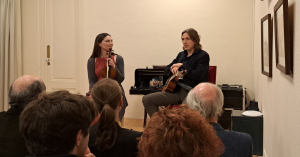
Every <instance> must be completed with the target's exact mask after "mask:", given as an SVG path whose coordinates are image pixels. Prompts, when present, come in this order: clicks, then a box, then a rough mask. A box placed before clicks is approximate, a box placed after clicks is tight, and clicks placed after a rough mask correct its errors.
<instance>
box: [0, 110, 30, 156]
mask: <svg viewBox="0 0 300 157" xmlns="http://www.w3.org/2000/svg"><path fill="white" fill-rule="evenodd" d="M21 112H22V110H21V109H19V108H10V109H9V110H8V111H7V112H1V113H0V157H19V156H20V157H24V156H26V155H29V152H28V151H27V147H26V144H25V139H24V138H23V137H22V135H21V133H20V131H19V117H20V115H21Z"/></svg>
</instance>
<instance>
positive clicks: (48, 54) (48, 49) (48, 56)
mask: <svg viewBox="0 0 300 157" xmlns="http://www.w3.org/2000/svg"><path fill="white" fill-rule="evenodd" d="M46 62H47V64H48V65H50V46H49V45H47V58H46Z"/></svg>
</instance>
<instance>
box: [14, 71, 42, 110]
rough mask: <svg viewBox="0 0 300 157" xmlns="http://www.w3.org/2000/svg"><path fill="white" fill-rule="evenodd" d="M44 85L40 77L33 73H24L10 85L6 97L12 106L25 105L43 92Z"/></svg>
mask: <svg viewBox="0 0 300 157" xmlns="http://www.w3.org/2000/svg"><path fill="white" fill-rule="evenodd" d="M45 90H46V87H45V84H44V82H43V80H42V79H40V78H39V77H37V76H34V75H25V76H22V77H20V78H18V79H17V80H15V81H14V83H13V84H12V85H11V87H10V90H9V93H8V98H9V100H10V101H9V104H10V105H11V106H12V107H21V108H23V107H25V105H27V104H28V103H30V102H31V101H33V100H35V99H37V98H38V96H39V95H40V94H41V93H43V92H45Z"/></svg>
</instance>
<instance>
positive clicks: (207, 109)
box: [186, 83, 224, 122]
mask: <svg viewBox="0 0 300 157" xmlns="http://www.w3.org/2000/svg"><path fill="white" fill-rule="evenodd" d="M186 100H187V105H188V106H189V107H190V108H191V109H194V110H197V111H199V112H200V113H201V114H202V116H203V117H205V118H206V119H207V120H208V121H209V122H212V121H215V120H217V119H218V116H220V115H221V114H222V111H223V109H222V107H223V104H224V96H223V93H222V91H221V89H220V88H219V87H218V86H217V85H215V84H212V83H200V84H199V85H197V86H196V87H195V88H194V89H192V90H191V91H190V92H189V94H188V96H187V99H186Z"/></svg>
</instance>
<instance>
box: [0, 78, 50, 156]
mask: <svg viewBox="0 0 300 157" xmlns="http://www.w3.org/2000/svg"><path fill="white" fill-rule="evenodd" d="M45 91H46V87H45V84H44V82H43V81H42V80H41V79H40V78H39V77H37V76H32V75H26V76H22V77H20V78H18V79H17V80H16V81H14V83H13V84H12V85H11V86H10V89H9V93H8V98H9V104H10V106H11V108H10V109H8V111H7V112H5V111H4V112H1V113H0V156H1V157H10V156H12V157H15V156H26V155H29V152H28V151H27V148H26V145H25V140H24V138H23V137H22V135H21V133H20V131H19V116H20V114H21V112H22V110H23V109H24V107H25V106H26V105H27V104H28V103H29V102H31V101H33V100H35V99H37V98H38V97H39V95H40V94H42V93H44V92H45Z"/></svg>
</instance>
